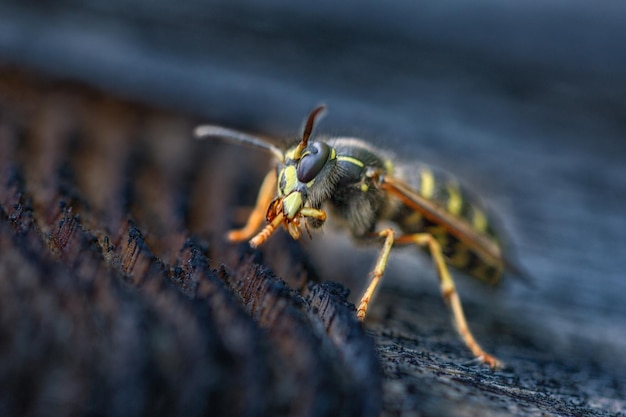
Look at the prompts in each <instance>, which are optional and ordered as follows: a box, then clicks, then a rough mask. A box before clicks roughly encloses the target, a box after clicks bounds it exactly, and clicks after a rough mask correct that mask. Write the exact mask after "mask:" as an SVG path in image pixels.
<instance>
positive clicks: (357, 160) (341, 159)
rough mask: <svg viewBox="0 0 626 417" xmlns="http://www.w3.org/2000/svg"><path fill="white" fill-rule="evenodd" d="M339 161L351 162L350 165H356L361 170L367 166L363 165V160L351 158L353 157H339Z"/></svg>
mask: <svg viewBox="0 0 626 417" xmlns="http://www.w3.org/2000/svg"><path fill="white" fill-rule="evenodd" d="M337 160H338V161H346V162H349V163H351V164H354V165H356V166H358V167H360V168H363V167H364V166H365V164H364V163H363V161H361V160H359V159H356V158H353V157H351V156H345V155H341V156H338V157H337Z"/></svg>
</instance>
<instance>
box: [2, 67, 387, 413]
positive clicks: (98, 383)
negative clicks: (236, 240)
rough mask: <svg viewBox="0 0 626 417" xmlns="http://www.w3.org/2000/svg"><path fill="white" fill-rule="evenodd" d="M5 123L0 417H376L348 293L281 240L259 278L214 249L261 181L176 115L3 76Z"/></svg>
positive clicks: (250, 266)
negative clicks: (249, 184)
mask: <svg viewBox="0 0 626 417" xmlns="http://www.w3.org/2000/svg"><path fill="white" fill-rule="evenodd" d="M0 115H1V116H0V350H1V352H2V355H1V358H0V360H1V365H0V414H1V415H3V416H11V415H50V416H53V415H54V416H57V415H101V416H135V415H164V416H172V415H181V416H194V415H212V416H213V415H215V416H217V415H228V416H276V415H286V416H335V415H353V416H363V415H365V416H367V415H370V416H375V415H378V414H379V412H380V408H381V379H380V376H381V373H380V365H379V363H378V359H377V356H376V352H375V349H374V343H373V340H372V339H371V338H370V337H369V336H368V335H366V333H365V331H364V329H363V328H362V327H361V325H360V324H359V323H358V322H357V321H356V319H355V317H354V313H353V306H352V305H351V304H348V303H347V302H346V293H345V292H344V291H343V290H342V289H341V288H340V287H338V286H335V285H331V284H319V283H315V282H314V281H315V280H314V279H312V278H313V277H314V276H315V272H314V270H313V269H312V266H311V265H310V262H309V261H308V260H307V258H306V256H305V254H304V253H303V252H302V251H301V250H300V249H299V247H298V246H297V245H296V244H295V243H294V242H292V241H290V240H289V239H277V240H276V241H275V242H274V243H273V245H272V248H271V249H272V250H271V251H267V253H266V258H267V259H268V262H267V264H266V263H265V262H262V260H261V256H260V255H259V254H258V253H254V252H252V251H251V250H250V249H248V248H247V247H246V245H230V244H227V243H226V242H224V240H223V232H224V230H225V229H226V228H227V227H228V226H229V225H230V224H231V223H232V221H233V214H232V212H231V211H232V210H231V209H232V208H233V206H232V205H231V203H233V202H234V199H236V198H237V193H240V191H239V188H238V186H236V185H235V184H237V183H238V182H239V183H241V181H245V179H246V175H256V174H257V173H256V172H254V169H247V170H246V169H244V170H242V171H241V172H240V171H239V170H237V169H234V166H233V164H232V163H226V162H224V160H226V159H227V158H231V157H234V155H233V154H231V155H226V152H227V151H224V150H220V149H218V148H211V149H208V148H206V147H201V146H200V145H199V143H197V142H195V141H193V140H192V137H191V135H190V132H191V128H192V127H193V125H192V124H191V121H190V120H188V119H185V118H183V117H182V116H180V115H175V114H171V113H166V112H161V111H158V110H155V109H152V108H147V107H142V106H139V105H137V104H132V103H125V102H122V101H120V100H115V99H112V98H109V97H106V96H103V95H100V94H98V93H95V92H93V91H90V90H87V89H82V88H78V87H76V86H71V85H59V84H54V85H50V84H46V83H44V82H42V81H40V80H36V79H34V78H30V77H28V76H23V75H20V74H18V73H14V72H10V71H7V72H5V73H3V76H2V82H1V84H0ZM220 161H221V162H220ZM227 165H230V166H231V168H229V169H227V168H226V166H227ZM242 166H249V167H255V166H256V167H259V168H256V169H257V170H258V169H261V170H262V169H264V168H265V165H264V164H263V163H262V162H259V161H256V162H255V161H250V163H249V164H243V165H242ZM247 192H251V193H254V192H255V191H254V190H251V189H248V190H247ZM286 256H288V258H286V259H285V257H286ZM272 264H273V265H276V267H277V270H280V273H281V275H282V276H283V277H285V278H286V279H288V280H290V284H291V286H289V285H288V284H287V283H286V282H285V281H283V280H281V279H280V278H278V277H277V276H276V275H275V274H274V272H272V270H270V269H269V268H268V267H267V266H265V265H272Z"/></svg>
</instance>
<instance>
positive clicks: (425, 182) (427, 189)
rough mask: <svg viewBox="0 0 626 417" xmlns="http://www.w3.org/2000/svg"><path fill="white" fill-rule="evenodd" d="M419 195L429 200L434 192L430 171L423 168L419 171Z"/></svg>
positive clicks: (433, 182)
mask: <svg viewBox="0 0 626 417" xmlns="http://www.w3.org/2000/svg"><path fill="white" fill-rule="evenodd" d="M420 179H421V186H420V193H421V194H422V197H424V198H427V199H430V198H432V196H433V193H434V191H435V177H434V176H433V173H432V171H431V170H430V169H428V168H426V167H424V168H422V170H421V171H420Z"/></svg>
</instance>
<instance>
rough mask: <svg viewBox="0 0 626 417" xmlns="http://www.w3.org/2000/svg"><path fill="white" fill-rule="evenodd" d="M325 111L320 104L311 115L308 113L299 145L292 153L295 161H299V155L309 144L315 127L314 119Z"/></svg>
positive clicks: (324, 107)
mask: <svg viewBox="0 0 626 417" xmlns="http://www.w3.org/2000/svg"><path fill="white" fill-rule="evenodd" d="M325 110H326V106H325V105H323V104H322V105H319V106H317V107H316V108H314V109H313V110H312V111H311V113H309V117H307V119H306V124H305V125H304V130H303V132H302V140H301V141H300V143H299V144H298V147H297V148H296V150H295V152H294V158H295V159H300V154H301V153H302V151H303V150H304V148H306V147H307V145H308V143H309V137H310V136H311V132H312V131H313V126H314V125H315V119H317V118H318V117H319V116H320V115H321V113H323V112H324V111H325Z"/></svg>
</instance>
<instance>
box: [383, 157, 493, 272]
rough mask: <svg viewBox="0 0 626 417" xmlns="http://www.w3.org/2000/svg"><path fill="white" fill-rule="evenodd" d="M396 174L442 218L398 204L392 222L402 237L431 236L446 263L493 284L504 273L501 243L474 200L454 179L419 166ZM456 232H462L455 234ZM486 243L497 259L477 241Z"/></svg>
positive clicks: (478, 203)
mask: <svg viewBox="0 0 626 417" xmlns="http://www.w3.org/2000/svg"><path fill="white" fill-rule="evenodd" d="M397 174H398V175H399V177H400V178H401V179H402V180H403V181H404V182H406V184H407V185H408V186H410V187H411V189H412V191H413V192H415V193H416V194H418V195H419V197H420V198H421V199H423V200H424V201H427V202H428V203H430V204H431V205H432V207H434V208H435V209H436V210H437V211H439V212H443V216H442V217H443V218H441V219H432V218H428V217H427V216H424V215H423V214H422V213H420V212H419V211H417V210H415V209H414V208H413V207H409V206H407V205H405V204H401V205H400V206H399V207H398V208H397V210H396V212H395V214H394V216H393V217H392V218H391V220H393V221H394V222H395V223H396V224H398V226H399V227H400V229H401V230H402V232H403V233H406V234H411V233H424V232H426V233H430V234H432V235H433V236H434V237H435V238H436V239H437V241H438V242H439V244H440V245H441V248H442V251H443V253H444V256H445V259H446V262H447V263H448V264H449V265H451V266H453V267H455V268H456V269H458V270H460V271H462V272H465V273H467V274H469V275H471V276H473V277H475V278H478V279H480V280H481V281H484V282H487V283H489V284H496V283H497V282H498V281H499V279H500V276H501V275H502V272H503V269H504V261H503V258H502V256H501V255H500V254H501V247H500V241H499V239H498V236H497V235H496V233H495V232H494V229H493V218H492V216H491V215H490V214H489V213H488V211H487V210H486V209H485V208H484V206H483V205H482V204H480V202H479V200H478V198H477V197H475V196H474V195H473V194H471V193H470V192H468V191H467V189H466V188H464V187H462V186H461V185H460V184H459V182H458V181H457V180H456V178H454V177H453V176H451V175H449V174H447V173H445V172H443V171H438V170H434V169H433V168H431V167H429V166H428V165H424V164H419V165H411V166H401V167H398V172H397ZM459 229H462V230H464V231H465V233H463V234H459V233H457V231H458V230H459ZM479 240H480V241H482V242H484V241H489V242H490V246H492V247H493V248H495V249H496V256H491V255H490V256H487V254H485V251H484V250H481V246H480V245H479V244H478V243H479V242H478V241H479Z"/></svg>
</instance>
